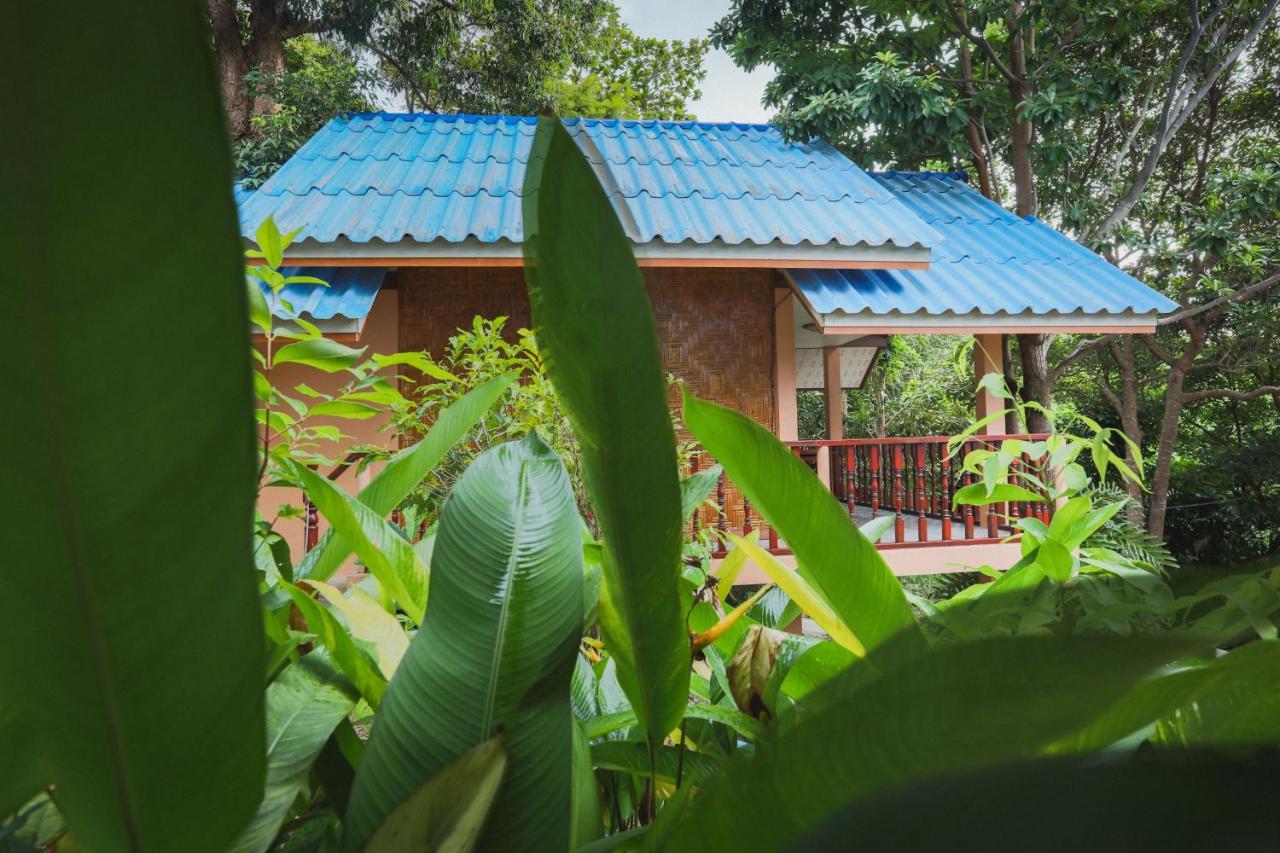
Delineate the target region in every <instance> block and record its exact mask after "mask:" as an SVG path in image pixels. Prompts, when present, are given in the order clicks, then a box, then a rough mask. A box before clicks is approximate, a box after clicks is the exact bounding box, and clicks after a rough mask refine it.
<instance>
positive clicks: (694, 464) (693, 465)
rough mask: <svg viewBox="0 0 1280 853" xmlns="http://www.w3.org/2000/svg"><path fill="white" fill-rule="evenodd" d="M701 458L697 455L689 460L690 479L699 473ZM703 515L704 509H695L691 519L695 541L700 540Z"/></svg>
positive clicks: (700, 455)
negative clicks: (699, 525) (699, 530)
mask: <svg viewBox="0 0 1280 853" xmlns="http://www.w3.org/2000/svg"><path fill="white" fill-rule="evenodd" d="M701 457H702V454H700V453H695V454H694V455H693V458H692V459H690V460H689V476H690V477H692V476H693V475H694V474H696V473H698V460H699V459H700V458H701ZM701 514H702V507H700V506H699V507H697V508H696V509H694V511H693V516H692V518H691V528H692V533H693V536H692V538H694V539H697V538H698V516H700V515H701Z"/></svg>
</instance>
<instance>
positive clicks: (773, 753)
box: [648, 636, 1194, 851]
mask: <svg viewBox="0 0 1280 853" xmlns="http://www.w3.org/2000/svg"><path fill="white" fill-rule="evenodd" d="M1193 649H1194V644H1193V643H1192V642H1191V641H1187V640H1182V641H1172V640H1164V639H1151V638H1139V637H1127V638H1111V637H1058V636H1022V637H1005V638H999V639H992V640H983V641H980V642H975V643H966V644H959V645H951V646H943V647H940V648H937V649H934V650H932V651H930V652H928V653H925V654H923V655H917V656H915V657H911V658H903V657H902V656H901V655H893V654H890V653H889V652H890V650H888V649H886V650H885V652H884V654H883V658H882V666H885V664H884V662H883V661H884V660H886V659H887V660H889V661H892V660H895V659H898V660H904V659H905V661H906V662H905V663H902V664H899V665H897V666H890V667H887V668H883V669H881V670H880V672H879V674H877V673H876V672H875V671H874V670H873V669H872V668H871V667H870V666H869V665H867V664H865V663H859V664H855V665H854V666H852V667H850V668H848V669H846V670H844V671H843V672H841V673H840V674H839V675H837V676H836V677H835V678H833V679H832V680H831V681H829V682H827V684H825V685H824V686H822V687H820V688H818V689H816V690H814V691H813V692H812V693H810V694H809V695H808V696H807V697H806V698H805V700H804V701H803V702H801V703H800V705H799V706H798V710H800V711H801V712H802V713H805V714H806V717H807V718H806V719H805V720H804V722H803V723H802V724H800V725H796V726H791V727H789V728H787V729H785V730H780V731H778V732H777V734H776V735H775V736H773V737H770V738H766V739H765V741H764V742H762V743H761V744H759V745H758V746H757V748H756V751H755V753H754V756H753V757H751V758H749V759H743V760H741V761H738V762H736V763H735V764H734V766H732V767H731V768H727V769H726V772H725V773H724V774H722V775H721V776H720V777H719V778H717V779H716V780H715V781H713V782H711V783H709V784H708V785H707V786H706V787H705V788H704V789H703V790H702V792H701V794H700V796H699V798H698V800H697V804H696V807H695V808H689V809H683V810H679V811H673V810H670V809H668V810H664V811H663V812H662V813H660V815H659V820H658V823H659V825H661V826H662V830H661V832H660V833H658V834H656V835H655V834H654V833H652V832H651V833H650V836H649V839H648V840H649V842H651V843H653V844H656V845H660V846H661V849H664V850H700V851H701V850H717V849H725V850H728V849H734V844H735V841H734V839H738V838H744V837H745V838H750V839H752V843H753V844H755V845H756V846H758V848H759V849H780V848H781V847H783V846H785V845H786V844H788V843H791V842H793V841H795V840H796V839H797V838H799V837H800V836H801V834H802V833H803V832H804V831H805V830H806V829H808V828H809V827H812V826H813V825H814V824H816V823H817V822H819V821H821V820H824V819H825V818H827V817H828V816H830V815H831V814H833V813H834V812H835V811H836V810H838V809H839V808H840V807H841V806H842V805H844V804H845V803H848V802H850V801H851V800H854V799H855V798H857V797H859V796H864V795H867V794H871V793H874V792H876V791H878V790H882V789H884V788H887V787H890V786H895V785H903V784H907V783H910V782H912V781H916V780H921V779H925V778H929V777H932V776H938V775H941V774H945V773H954V772H963V771H966V770H971V769H975V768H978V767H982V766H989V765H993V764H997V763H999V762H1002V761H1007V760H1012V759H1016V758H1020V757H1024V756H1028V755H1031V754H1034V753H1035V752H1036V751H1037V750H1039V749H1041V748H1043V747H1044V746H1046V745H1048V744H1049V743H1051V742H1053V741H1055V740H1057V739H1059V738H1061V737H1063V736H1065V735H1067V734H1068V733H1070V732H1071V731H1073V730H1076V729H1078V728H1081V727H1083V726H1087V725H1089V723H1090V722H1091V721H1093V720H1094V719H1096V718H1097V717H1098V716H1100V715H1101V714H1102V713H1103V712H1105V711H1106V709H1107V708H1108V707H1109V706H1111V705H1112V704H1114V703H1115V702H1116V701H1117V700H1118V699H1120V697H1121V696H1123V695H1124V694H1125V692H1126V691H1127V690H1129V689H1130V688H1131V686H1132V685H1133V684H1134V683H1135V682H1137V681H1138V680H1140V679H1141V678H1142V677H1143V676H1145V675H1146V674H1147V673H1149V672H1151V671H1152V670H1153V669H1155V668H1156V667H1157V666H1159V665H1161V664H1162V663H1165V662H1167V661H1169V660H1172V659H1175V658H1177V657H1180V656H1182V655H1184V654H1186V653H1187V652H1189V651H1191V650H1193ZM1099 661H1106V666H1099V664H1098V662H1099ZM958 720H963V721H964V724H963V725H957V724H956V721H958ZM852 733H856V736H854V735H853V734H852ZM655 828H656V827H655ZM655 849H656V848H655Z"/></svg>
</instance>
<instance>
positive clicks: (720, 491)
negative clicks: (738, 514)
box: [716, 471, 729, 539]
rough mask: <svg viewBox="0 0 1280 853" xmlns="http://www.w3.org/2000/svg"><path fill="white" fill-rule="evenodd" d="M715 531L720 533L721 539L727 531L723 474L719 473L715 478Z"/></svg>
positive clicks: (727, 521) (727, 511)
mask: <svg viewBox="0 0 1280 853" xmlns="http://www.w3.org/2000/svg"><path fill="white" fill-rule="evenodd" d="M716 509H717V510H719V512H717V513H716V515H717V516H718V517H717V518H716V530H719V531H720V536H721V538H722V539H723V538H724V534H725V532H726V531H727V530H728V529H729V507H727V506H725V502H724V472H723V471H721V472H720V476H719V477H718V478H716Z"/></svg>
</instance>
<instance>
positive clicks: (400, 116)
mask: <svg viewBox="0 0 1280 853" xmlns="http://www.w3.org/2000/svg"><path fill="white" fill-rule="evenodd" d="M335 118H342V119H356V118H363V119H371V118H381V119H391V120H396V121H416V120H418V119H432V120H443V121H463V122H468V123H472V124H479V123H481V122H483V123H485V124H497V123H499V122H503V123H506V124H535V123H536V122H537V121H538V117H537V116H530V115H516V114H511V113H428V112H398V111H394V110H373V111H369V112H343V113H339V114H338V115H337V116H335ZM560 120H561V121H563V122H564V123H565V124H584V125H588V126H591V125H604V126H606V127H615V126H620V127H720V128H726V127H732V128H735V129H738V130H776V129H777V128H775V127H774V126H773V125H772V124H769V123H768V122H764V123H760V122H748V121H699V120H698V119H683V120H676V119H631V118H591V117H585V116H563V117H561V119H560Z"/></svg>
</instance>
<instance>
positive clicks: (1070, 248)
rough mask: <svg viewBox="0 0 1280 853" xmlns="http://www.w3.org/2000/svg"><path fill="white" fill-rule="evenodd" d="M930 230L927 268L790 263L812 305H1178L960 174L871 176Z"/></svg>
mask: <svg viewBox="0 0 1280 853" xmlns="http://www.w3.org/2000/svg"><path fill="white" fill-rule="evenodd" d="M871 177H872V178H873V179H874V180H875V181H876V182H877V183H878V184H879V185H880V186H882V187H884V188H885V189H887V190H889V191H890V192H892V193H893V194H894V196H895V197H897V198H898V199H899V200H901V202H902V203H903V204H904V205H905V206H906V207H907V208H908V209H909V210H911V211H912V212H913V213H914V214H916V215H917V216H919V217H920V218H921V219H922V220H924V221H925V222H926V223H928V224H929V225H931V226H933V228H934V229H935V230H936V231H937V232H938V234H939V235H940V236H941V238H942V239H941V240H940V241H939V242H938V243H936V244H934V246H933V247H932V251H933V259H932V262H931V263H930V266H929V269H927V270H791V271H789V275H790V277H791V279H792V281H794V282H795V283H796V286H798V287H799V288H800V289H801V291H802V292H803V293H804V296H805V298H806V299H807V300H808V302H809V304H810V305H811V306H812V307H813V309H814V310H815V311H817V312H818V313H821V314H829V313H832V312H837V311H839V312H847V313H850V314H858V313H869V314H893V313H902V314H917V313H920V314H968V313H981V314H1002V313H1004V314H1021V313H1032V314H1070V313H1075V312H1085V313H1090V314H1126V313H1136V314H1151V313H1163V312H1166V311H1171V310H1173V309H1175V308H1176V307H1177V305H1176V303H1174V302H1173V301H1172V300H1170V299H1168V298H1166V297H1164V296H1162V295H1161V294H1159V293H1157V292H1156V291H1154V290H1152V289H1151V288H1149V287H1147V286H1146V285H1145V284H1143V283H1142V282H1140V281H1138V280H1137V279H1135V278H1134V277H1133V276H1131V275H1129V274H1128V273H1126V272H1124V271H1123V270H1121V269H1119V268H1118V267H1116V266H1113V265H1112V264H1109V263H1107V262H1106V261H1105V260H1104V259H1102V258H1101V257H1099V256H1098V255H1096V254H1094V253H1093V252H1091V251H1089V250H1088V249H1086V248H1085V247H1084V246H1081V245H1080V244H1079V243H1076V242H1075V241H1074V240H1072V239H1071V238H1069V237H1067V236H1066V235H1064V234H1061V233H1059V232H1058V231H1056V230H1054V229H1053V228H1050V227H1049V226H1048V225H1045V224H1044V223H1043V222H1040V221H1039V220H1037V219H1035V218H1034V217H1027V218H1025V219H1020V218H1019V217H1017V216H1014V215H1013V214H1012V213H1010V212H1009V211H1007V210H1005V209H1004V208H1003V207H1001V206H1000V205H998V204H996V203H995V202H993V201H991V200H990V199H987V198H985V197H983V196H982V195H981V194H980V193H978V192H975V191H974V190H973V189H972V188H970V187H969V186H968V185H967V184H966V183H965V181H964V179H963V175H955V174H944V173H930V172H884V173H873V174H872V176H871Z"/></svg>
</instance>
